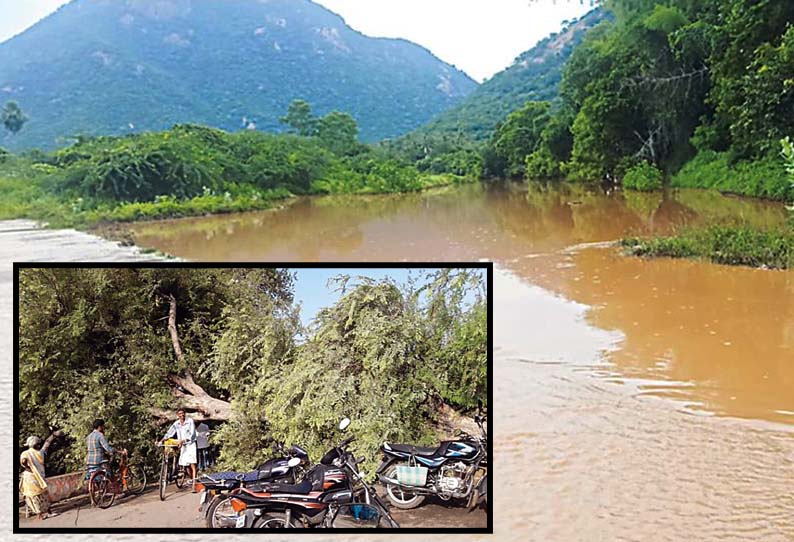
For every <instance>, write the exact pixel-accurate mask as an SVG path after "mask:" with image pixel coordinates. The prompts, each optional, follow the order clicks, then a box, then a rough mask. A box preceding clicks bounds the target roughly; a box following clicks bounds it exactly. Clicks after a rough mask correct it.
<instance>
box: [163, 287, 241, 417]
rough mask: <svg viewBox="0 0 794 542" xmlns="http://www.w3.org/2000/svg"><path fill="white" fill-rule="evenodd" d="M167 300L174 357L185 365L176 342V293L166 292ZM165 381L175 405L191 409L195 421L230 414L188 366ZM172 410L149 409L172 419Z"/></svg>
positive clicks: (223, 402) (226, 402)
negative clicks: (169, 387) (195, 377)
mask: <svg viewBox="0 0 794 542" xmlns="http://www.w3.org/2000/svg"><path fill="white" fill-rule="evenodd" d="M168 303H169V310H168V333H169V334H170V335H171V342H172V343H173V345H174V354H176V359H177V360H179V365H181V366H182V367H184V366H185V365H186V364H185V354H184V353H183V352H182V346H181V345H180V344H179V333H178V332H177V329H176V308H177V307H176V297H174V295H173V294H169V295H168ZM168 382H169V383H170V384H171V395H173V396H174V397H175V398H177V404H178V406H181V407H182V408H184V409H185V410H188V411H190V417H191V418H193V419H194V420H195V421H204V420H217V421H227V420H229V419H230V418H231V417H232V405H231V403H229V402H228V401H224V400H222V399H216V398H215V397H212V396H211V395H210V394H208V393H207V392H206V391H204V388H202V387H201V386H199V385H198V384H196V381H195V380H193V375H191V374H190V371H188V370H187V369H186V370H185V374H184V376H180V375H177V374H173V373H172V374H170V375H168ZM175 410H176V409H174V410H172V411H168V410H163V409H151V413H152V415H153V416H155V417H157V418H161V419H174V418H176V412H175Z"/></svg>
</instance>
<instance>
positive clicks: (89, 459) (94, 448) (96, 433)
mask: <svg viewBox="0 0 794 542" xmlns="http://www.w3.org/2000/svg"><path fill="white" fill-rule="evenodd" d="M93 427H94V430H93V431H91V433H89V435H88V438H86V447H87V448H88V454H87V456H86V460H85V463H86V467H87V469H86V471H87V472H86V476H88V475H89V473H91V472H92V471H95V470H96V469H98V468H99V467H100V466H101V465H102V464H103V463H109V462H110V458H111V456H113V454H116V453H119V454H125V453H127V450H124V449H123V448H119V449H118V450H116V449H115V448H113V446H111V445H110V443H109V442H108V439H107V438H105V420H103V419H97V420H94V424H93ZM108 469H110V465H108ZM111 475H112V473H111Z"/></svg>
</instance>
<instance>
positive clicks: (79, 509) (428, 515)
mask: <svg viewBox="0 0 794 542" xmlns="http://www.w3.org/2000/svg"><path fill="white" fill-rule="evenodd" d="M198 505H199V498H198V495H195V494H193V493H191V492H190V491H177V490H175V489H174V486H170V487H169V495H168V496H167V497H166V499H165V501H160V497H159V495H158V492H157V488H156V487H152V488H149V489H148V490H147V491H146V492H145V493H144V494H143V495H140V496H138V497H128V498H125V499H123V500H121V501H117V502H116V503H115V504H114V505H113V506H111V507H110V508H108V509H106V510H101V509H99V508H91V505H90V503H89V502H88V498H87V497H79V498H76V499H72V500H70V501H68V502H65V503H61V504H58V505H55V506H54V507H53V511H55V512H59V514H60V515H58V516H56V517H53V518H50V519H47V520H44V521H40V520H37V519H34V518H29V519H28V518H25V517H24V513H23V512H21V511H20V514H21V515H20V520H19V526H20V528H23V529H24V528H26V527H62V528H69V527H82V528H93V527H100V528H107V527H133V528H134V527H158V528H169V529H181V528H194V529H195V528H203V527H204V520H203V516H202V515H201V512H199V511H198ZM391 513H392V515H393V517H394V519H395V520H397V522H398V523H399V524H400V526H401V527H441V528H444V527H470V528H476V527H480V528H482V527H485V526H486V524H487V516H486V513H485V510H483V509H482V508H479V509H477V510H475V511H473V512H471V513H468V512H467V511H466V509H465V508H463V507H461V506H456V505H454V504H450V505H446V504H445V503H430V504H425V505H422V506H420V507H419V508H417V509H415V510H407V511H405V510H397V509H395V508H392V510H391Z"/></svg>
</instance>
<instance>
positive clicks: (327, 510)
mask: <svg viewBox="0 0 794 542" xmlns="http://www.w3.org/2000/svg"><path fill="white" fill-rule="evenodd" d="M349 424H350V420H349V419H348V418H345V419H343V420H342V422H341V423H340V424H339V429H340V430H342V431H343V430H345V429H346V428H347V427H348V425H349ZM354 438H355V437H352V436H351V437H348V438H346V439H344V440H343V441H342V442H340V443H339V444H338V445H337V446H334V447H333V448H331V449H330V450H329V451H328V452H327V453H326V454H325V455H324V456H323V458H322V460H321V461H320V464H319V465H316V466H315V467H313V468H312V469H311V470H310V471H309V472H308V473H307V474H306V477H305V478H304V479H303V481H302V482H301V483H300V484H294V485H289V484H261V485H260V486H259V487H245V488H239V489H236V490H234V491H232V492H231V496H230V499H229V501H230V505H231V507H232V508H233V509H234V510H235V511H236V512H237V513H238V517H237V520H236V523H235V526H236V527H237V528H256V529H284V528H304V527H305V528H309V527H320V528H339V527H345V528H366V527H370V528H371V527H378V526H384V527H387V528H399V524H398V523H397V522H396V521H395V520H394V518H392V517H391V514H389V510H388V506H387V505H386V503H385V502H383V500H382V499H381V498H380V497H379V496H378V494H377V493H376V492H375V490H374V489H373V488H372V487H371V486H370V485H369V484H367V483H366V481H365V480H364V477H363V476H362V475H361V474H359V472H358V464H359V463H361V462H362V461H363V460H364V459H363V458H360V459H356V458H355V457H354V456H353V454H352V453H351V452H349V451H348V450H347V446H348V445H349V444H350V443H351V442H352V441H353V440H354Z"/></svg>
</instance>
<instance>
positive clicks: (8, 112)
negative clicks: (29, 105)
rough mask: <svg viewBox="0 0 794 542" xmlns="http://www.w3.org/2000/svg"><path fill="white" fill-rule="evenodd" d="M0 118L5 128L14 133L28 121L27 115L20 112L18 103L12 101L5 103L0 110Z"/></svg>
mask: <svg viewBox="0 0 794 542" xmlns="http://www.w3.org/2000/svg"><path fill="white" fill-rule="evenodd" d="M0 120H2V121H3V125H4V126H5V127H6V130H8V131H9V132H11V133H12V134H14V135H16V134H17V133H18V132H19V131H20V130H21V129H22V127H23V126H24V125H25V123H26V122H27V121H28V117H27V115H25V113H23V112H22V109H20V107H19V104H17V103H16V102H13V101H12V102H8V103H6V105H5V107H4V108H3V110H2V112H0Z"/></svg>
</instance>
